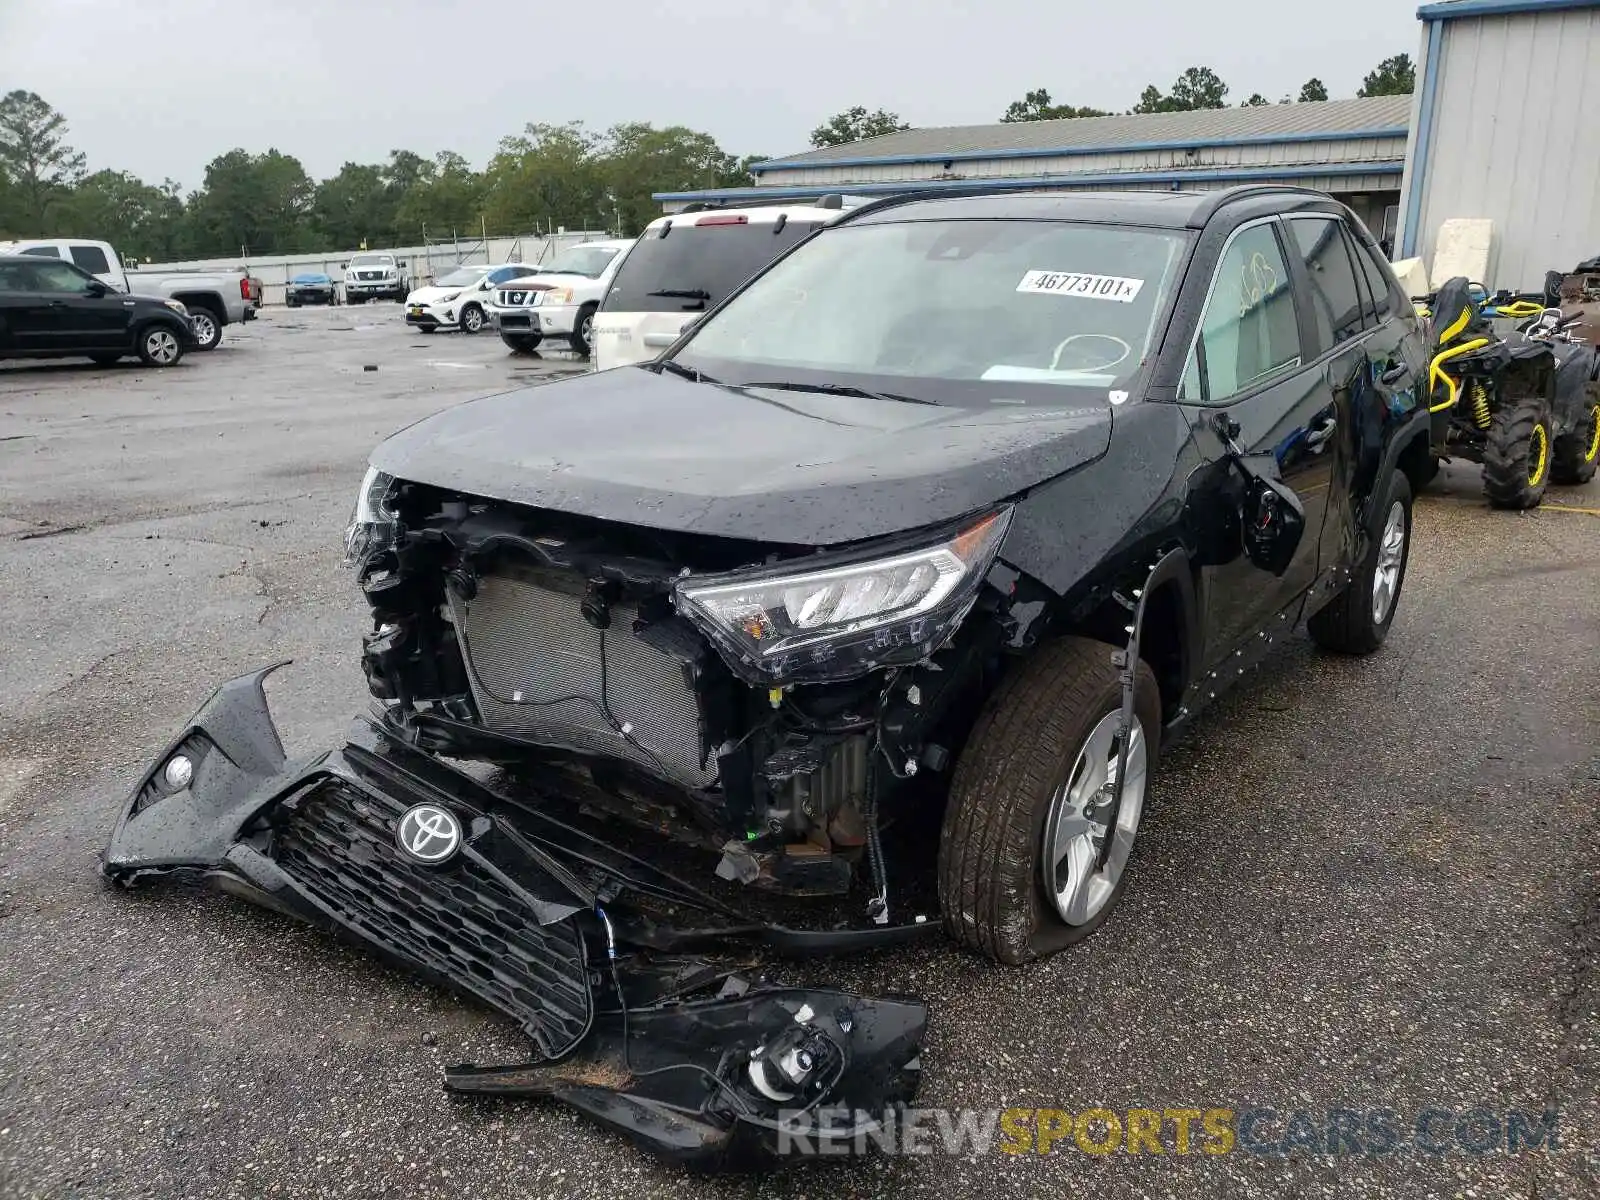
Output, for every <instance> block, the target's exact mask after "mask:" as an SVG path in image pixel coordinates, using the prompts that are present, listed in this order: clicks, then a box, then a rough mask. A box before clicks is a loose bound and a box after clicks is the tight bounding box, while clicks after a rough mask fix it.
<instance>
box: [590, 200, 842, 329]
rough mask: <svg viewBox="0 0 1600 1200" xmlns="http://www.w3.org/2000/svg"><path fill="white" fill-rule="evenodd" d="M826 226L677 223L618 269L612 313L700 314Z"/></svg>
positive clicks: (608, 305) (645, 240)
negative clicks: (795, 245) (785, 252)
mask: <svg viewBox="0 0 1600 1200" xmlns="http://www.w3.org/2000/svg"><path fill="white" fill-rule="evenodd" d="M820 228H822V222H821V221H785V222H784V223H783V224H782V225H778V224H777V223H775V222H772V221H767V222H765V223H764V224H760V225H756V224H746V225H733V224H704V225H701V224H696V223H695V222H694V219H693V218H692V217H686V218H684V219H682V220H681V221H680V220H677V219H674V220H673V223H672V224H671V225H670V226H667V227H666V229H665V230H658V231H653V232H651V233H648V234H646V235H645V236H644V237H642V238H640V239H639V241H638V242H637V243H635V245H634V247H633V249H632V250H630V251H628V257H627V258H625V259H623V260H622V265H621V266H620V267H618V268H617V277H616V279H614V280H613V281H612V284H611V291H610V292H609V293H608V294H607V295H606V299H605V303H604V304H603V305H602V307H603V308H604V309H605V310H606V311H607V312H636V313H639V312H700V311H702V310H704V309H707V308H710V307H712V306H713V305H715V304H719V303H721V301H722V300H723V299H725V298H726V297H727V295H728V294H729V293H730V292H732V291H733V290H734V289H735V288H737V287H738V286H739V285H740V284H741V283H743V282H744V281H745V280H746V279H749V278H750V276H752V275H754V274H755V273H756V272H757V271H759V270H761V268H762V267H764V266H766V265H767V264H768V263H770V262H771V261H772V260H773V259H774V258H776V257H778V255H780V254H782V253H783V252H784V251H785V250H787V249H788V248H789V247H790V246H793V245H794V244H795V243H796V242H798V241H800V240H801V239H802V238H805V237H809V236H810V235H811V233H812V232H813V231H815V230H817V229H820Z"/></svg>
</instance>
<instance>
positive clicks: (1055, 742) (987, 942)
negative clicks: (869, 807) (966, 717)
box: [938, 637, 1161, 964]
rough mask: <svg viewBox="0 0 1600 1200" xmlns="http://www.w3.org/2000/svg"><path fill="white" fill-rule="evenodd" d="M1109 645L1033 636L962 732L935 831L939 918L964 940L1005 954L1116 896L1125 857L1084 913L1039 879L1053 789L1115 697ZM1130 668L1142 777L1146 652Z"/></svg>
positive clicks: (1151, 705) (1080, 928)
mask: <svg viewBox="0 0 1600 1200" xmlns="http://www.w3.org/2000/svg"><path fill="white" fill-rule="evenodd" d="M1112 652H1113V648H1112V647H1111V646H1109V645H1107V644H1106V643H1104V642H1096V641H1091V640H1089V639H1087V638H1079V637H1065V638H1060V639H1057V640H1055V641H1052V642H1047V643H1046V644H1044V645H1043V646H1040V647H1039V648H1038V650H1036V651H1035V652H1034V654H1033V656H1032V657H1031V658H1029V659H1028V660H1027V661H1026V662H1024V663H1022V664H1021V665H1020V666H1019V667H1017V668H1016V669H1015V671H1014V672H1013V673H1012V674H1011V675H1010V676H1008V677H1007V678H1006V679H1005V680H1004V681H1003V682H1002V683H1001V685H1000V686H999V687H998V688H997V689H996V690H995V693H994V695H992V696H991V697H990V698H989V700H988V702H987V704H986V705H985V706H984V709H983V712H982V713H981V714H980V716H979V718H978V721H977V724H976V725H975V726H974V727H973V730H972V733H971V735H970V736H969V737H968V738H967V743H966V746H965V747H964V748H963V749H962V751H961V761H960V763H959V764H958V765H957V767H956V773H955V777H954V779H953V780H952V782H951V786H950V799H949V802H948V805H947V807H946V809H945V815H944V825H943V828H942V830H941V832H940V836H939V864H938V878H939V903H940V907H941V909H942V910H943V912H944V924H945V929H946V931H947V932H948V933H949V935H950V936H951V937H952V938H954V939H955V941H957V942H958V943H960V944H961V945H962V946H965V947H967V948H968V949H971V950H977V951H979V952H980V953H982V954H985V955H987V956H989V957H990V958H993V959H995V960H997V961H999V962H1002V963H1012V964H1014V963H1022V962H1028V961H1030V960H1032V959H1035V958H1039V957H1041V956H1043V955H1047V954H1053V953H1055V952H1056V951H1057V950H1061V949H1063V948H1065V947H1066V946H1069V945H1072V944H1073V943H1074V942H1078V941H1082V940H1083V939H1084V938H1086V937H1088V936H1089V935H1090V934H1092V933H1093V932H1094V931H1095V930H1096V929H1098V928H1099V927H1100V926H1101V925H1102V924H1104V923H1105V921H1106V919H1107V918H1108V917H1109V916H1110V915H1111V913H1112V911H1113V910H1114V909H1115V908H1116V906H1117V903H1118V901H1119V900H1121V898H1122V893H1123V890H1124V888H1125V887H1126V885H1127V881H1128V872H1127V870H1126V869H1124V870H1123V871H1122V873H1121V876H1120V878H1118V880H1117V881H1116V886H1115V888H1114V889H1113V890H1112V892H1111V893H1110V897H1109V899H1107V900H1105V901H1104V903H1103V906H1102V907H1101V908H1100V909H1099V911H1098V912H1097V913H1096V914H1095V915H1094V916H1093V917H1092V918H1091V919H1089V920H1088V921H1086V922H1084V923H1081V924H1077V925H1068V924H1066V923H1065V921H1063V920H1062V919H1061V917H1060V915H1059V914H1058V912H1057V911H1056V907H1055V904H1054V900H1053V897H1052V896H1051V895H1049V894H1048V893H1047V891H1046V888H1045V880H1044V871H1045V868H1046V864H1045V862H1044V861H1043V856H1042V855H1041V850H1042V849H1043V839H1044V836H1045V823H1046V819H1047V818H1048V816H1049V815H1050V810H1051V802H1052V799H1053V797H1054V796H1055V794H1056V792H1057V791H1058V790H1059V789H1061V788H1062V787H1064V786H1065V785H1066V784H1067V783H1068V782H1070V780H1069V779H1068V776H1069V775H1070V774H1071V773H1072V772H1073V770H1074V768H1075V766H1076V764H1077V763H1078V759H1079V754H1080V752H1081V751H1083V749H1084V747H1085V745H1086V740H1087V739H1088V737H1089V734H1090V733H1091V732H1092V731H1093V730H1094V729H1095V728H1096V727H1097V726H1098V725H1100V723H1101V722H1102V721H1103V720H1104V719H1105V718H1106V716H1107V715H1108V714H1111V713H1116V712H1119V711H1120V709H1121V705H1122V686H1121V683H1120V680H1119V677H1118V672H1117V669H1116V667H1115V666H1113V665H1112V662H1111V655H1112ZM1136 679H1137V681H1136V684H1135V688H1136V690H1135V711H1136V713H1137V716H1138V719H1139V723H1140V726H1141V727H1142V729H1143V731H1144V737H1143V743H1144V747H1145V754H1146V779H1147V780H1148V778H1149V774H1150V773H1151V772H1153V771H1154V770H1155V766H1156V750H1157V746H1158V743H1159V742H1160V740H1161V697H1160V692H1159V690H1158V689H1157V687H1156V681H1155V676H1154V675H1153V674H1152V673H1151V671H1150V668H1149V667H1148V666H1147V665H1145V664H1144V663H1143V662H1141V663H1139V665H1138V673H1137V677H1136ZM1130 778H1131V775H1130Z"/></svg>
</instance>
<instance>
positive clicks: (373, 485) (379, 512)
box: [344, 467, 400, 567]
mask: <svg viewBox="0 0 1600 1200" xmlns="http://www.w3.org/2000/svg"><path fill="white" fill-rule="evenodd" d="M394 485H395V478H394V476H393V475H388V474H385V473H384V472H382V471H380V470H378V468H377V467H368V468H367V473H366V475H365V476H364V477H363V478H362V480H361V490H360V491H359V492H357V493H356V506H355V511H354V512H352V513H351V514H350V524H349V525H348V526H347V527H346V528H345V531H344V565H345V566H347V567H357V566H360V565H361V564H362V563H364V562H366V561H367V559H368V558H370V557H371V556H372V555H373V554H374V553H376V552H378V551H381V550H389V549H392V548H393V547H394V545H395V543H396V542H397V540H398V539H399V537H400V516H399V514H398V513H397V512H396V511H395V510H394V508H393V495H394Z"/></svg>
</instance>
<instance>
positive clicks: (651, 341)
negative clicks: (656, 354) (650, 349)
mask: <svg viewBox="0 0 1600 1200" xmlns="http://www.w3.org/2000/svg"><path fill="white" fill-rule="evenodd" d="M677 340H678V335H677V334H675V333H647V334H645V335H644V344H645V345H646V346H670V345H672V343H673V342H675V341H677Z"/></svg>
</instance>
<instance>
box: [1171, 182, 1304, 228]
mask: <svg viewBox="0 0 1600 1200" xmlns="http://www.w3.org/2000/svg"><path fill="white" fill-rule="evenodd" d="M1286 193H1287V194H1291V195H1297V196H1315V197H1317V198H1318V199H1324V200H1325V199H1328V198H1329V197H1328V194H1327V193H1326V192H1319V191H1318V190H1317V189H1316V188H1308V187H1296V186H1295V185H1294V184H1290V183H1244V184H1240V185H1239V186H1238V187H1231V188H1219V189H1217V190H1216V191H1214V192H1206V193H1205V199H1204V200H1202V201H1201V202H1200V203H1199V204H1197V205H1195V209H1194V212H1192V213H1190V214H1189V220H1188V221H1187V222H1185V224H1186V225H1187V226H1188V227H1189V228H1190V229H1204V228H1205V226H1206V223H1207V222H1208V221H1210V220H1211V218H1212V217H1214V216H1216V215H1217V212H1218V211H1219V210H1220V209H1221V208H1222V206H1223V205H1225V204H1232V203H1233V202H1234V201H1236V200H1248V199H1249V198H1250V197H1252V196H1276V195H1283V194H1286Z"/></svg>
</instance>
